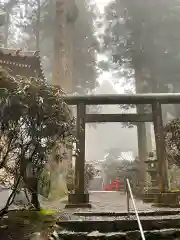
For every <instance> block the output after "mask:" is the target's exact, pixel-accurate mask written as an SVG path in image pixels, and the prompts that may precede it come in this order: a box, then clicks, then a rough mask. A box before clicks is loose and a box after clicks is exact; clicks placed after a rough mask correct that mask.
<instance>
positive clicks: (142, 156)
mask: <svg viewBox="0 0 180 240" xmlns="http://www.w3.org/2000/svg"><path fill="white" fill-rule="evenodd" d="M135 80H136V93H143V74H142V71H141V69H136V70H135ZM137 113H138V114H140V113H144V106H143V105H141V106H140V105H139V106H137ZM137 135H138V154H139V160H140V163H141V164H140V185H141V186H140V187H141V192H143V191H144V184H145V180H146V179H145V176H146V166H145V160H147V157H148V149H147V135H146V123H138V124H137Z"/></svg>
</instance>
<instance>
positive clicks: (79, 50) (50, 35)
mask: <svg viewBox="0 0 180 240" xmlns="http://www.w3.org/2000/svg"><path fill="white" fill-rule="evenodd" d="M55 2H56V1H51V0H43V1H39V0H31V1H27V0H25V1H24V0H23V1H22V2H21V5H22V6H23V7H22V8H20V9H18V10H17V13H20V16H21V18H20V19H19V20H18V21H17V23H16V27H18V28H19V29H20V31H21V37H20V38H19V43H18V44H19V46H21V47H22V48H27V49H29V50H37V49H38V50H40V51H41V56H42V57H43V59H44V68H45V73H46V76H47V78H48V80H49V81H51V73H52V68H53V66H52V63H53V51H54V48H53V44H54V32H55V31H56V29H55V24H54V20H55ZM75 4H76V7H77V8H78V16H77V19H76V21H74V22H71V23H69V24H72V31H73V42H74V45H73V50H72V51H73V57H74V62H73V63H74V66H73V69H72V71H73V92H77V93H86V92H87V91H89V90H91V89H93V88H94V87H95V86H96V74H97V72H96V61H95V58H96V56H95V54H96V53H95V50H97V48H98V42H97V40H96V38H95V36H94V26H93V20H94V18H95V15H94V14H93V11H94V9H92V8H91V7H90V1H89V0H88V1H86V0H76V1H75ZM24 8H25V10H26V12H25V13H24ZM47 46H48V47H47Z"/></svg>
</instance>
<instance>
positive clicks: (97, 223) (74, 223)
mask: <svg viewBox="0 0 180 240" xmlns="http://www.w3.org/2000/svg"><path fill="white" fill-rule="evenodd" d="M140 219H141V224H142V227H143V229H144V230H146V231H151V230H161V229H171V228H177V229H180V215H171V216H157V217H153V216H141V217H140ZM57 224H58V225H59V226H60V227H62V228H63V229H66V230H68V231H74V232H93V231H99V232H102V233H107V232H119V231H122V232H125V231H129V230H130V229H131V230H134V231H135V230H139V227H138V223H137V220H136V218H135V216H132V217H131V218H130V219H127V217H120V218H119V219H115V220H113V218H109V219H108V220H107V219H101V220H97V218H96V219H91V220H85V219H78V220H69V221H59V222H58V223H57Z"/></svg>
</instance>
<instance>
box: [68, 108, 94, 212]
mask: <svg viewBox="0 0 180 240" xmlns="http://www.w3.org/2000/svg"><path fill="white" fill-rule="evenodd" d="M85 117H86V105H85V104H84V103H78V104H77V118H76V131H77V133H76V134H77V144H76V151H77V153H76V162H75V193H73V194H69V202H68V204H67V205H66V207H67V208H77V207H80V208H83V207H85V208H87V207H89V208H90V207H91V204H90V203H89V194H88V193H87V192H85V176H84V175H85Z"/></svg>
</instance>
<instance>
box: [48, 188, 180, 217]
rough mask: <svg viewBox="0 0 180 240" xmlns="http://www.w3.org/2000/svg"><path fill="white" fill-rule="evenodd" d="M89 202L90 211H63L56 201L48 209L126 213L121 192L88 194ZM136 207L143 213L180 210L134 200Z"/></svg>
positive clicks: (88, 210) (124, 201)
mask: <svg viewBox="0 0 180 240" xmlns="http://www.w3.org/2000/svg"><path fill="white" fill-rule="evenodd" d="M89 195H90V202H91V204H92V208H91V209H82V208H77V209H64V207H65V204H63V203H60V202H59V201H58V200H57V201H55V202H51V203H50V204H49V207H51V208H53V209H56V210H57V209H59V210H60V211H61V210H62V209H63V211H65V212H68V213H69V214H70V215H72V214H73V213H75V212H107V213H108V212H127V199H126V195H125V194H124V193H122V192H105V191H101V192H100V191H98V192H90V194H89ZM135 203H136V207H137V210H138V212H145V211H165V210H172V211H176V210H180V209H175V208H172V209H171V208H168V209H167V208H157V207H153V206H152V205H151V204H148V203H144V202H143V201H141V200H139V199H135ZM130 211H132V212H134V209H133V205H132V203H131V201H130Z"/></svg>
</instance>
